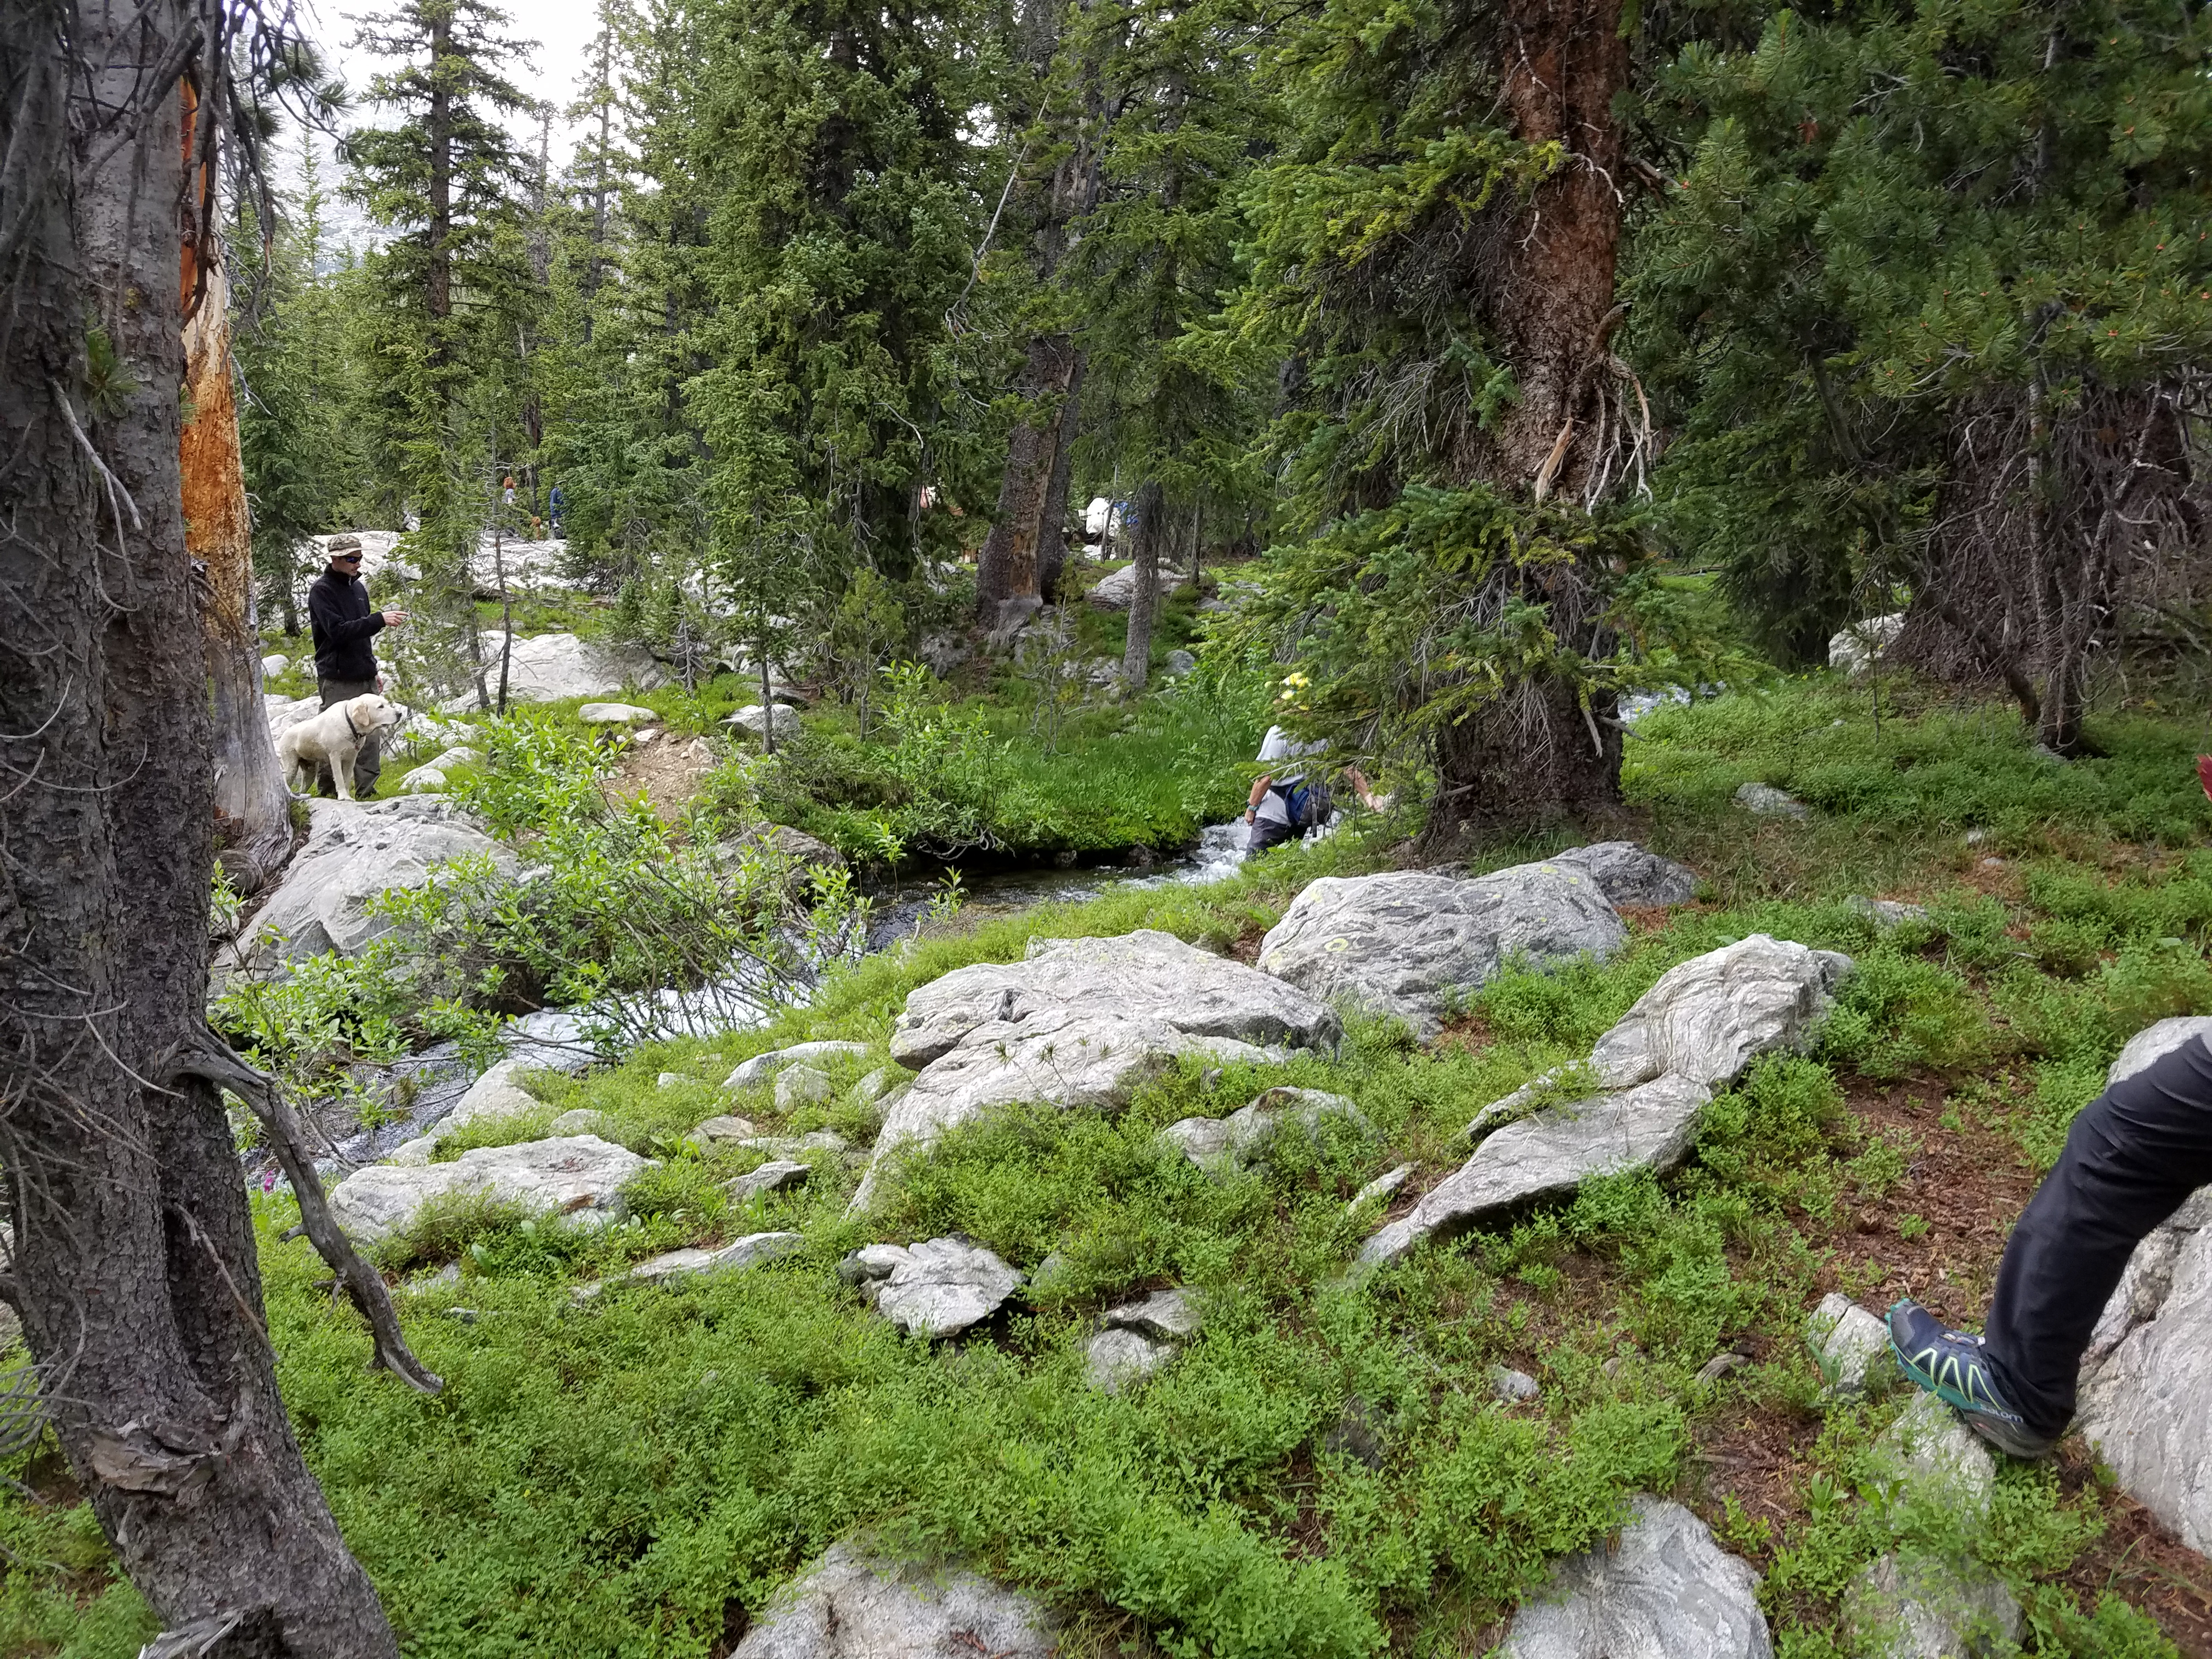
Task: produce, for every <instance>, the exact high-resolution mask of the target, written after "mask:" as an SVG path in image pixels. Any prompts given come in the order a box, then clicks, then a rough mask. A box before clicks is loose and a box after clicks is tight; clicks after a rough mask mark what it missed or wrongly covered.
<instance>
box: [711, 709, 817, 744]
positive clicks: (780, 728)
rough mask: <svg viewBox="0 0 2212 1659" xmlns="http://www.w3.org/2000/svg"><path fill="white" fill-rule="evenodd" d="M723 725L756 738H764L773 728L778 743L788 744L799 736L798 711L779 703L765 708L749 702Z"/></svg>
mask: <svg viewBox="0 0 2212 1659" xmlns="http://www.w3.org/2000/svg"><path fill="white" fill-rule="evenodd" d="M723 723H724V724H725V725H727V726H735V727H737V729H738V731H740V732H750V733H751V734H752V735H753V736H754V737H756V738H759V737H765V736H766V735H767V734H768V732H769V727H771V726H773V727H774V728H775V740H776V741H777V742H778V743H788V742H790V741H791V739H792V738H795V737H797V736H798V735H799V711H798V710H797V709H796V708H788V707H787V706H786V705H785V704H782V703H780V702H772V703H769V705H768V706H767V707H766V708H763V707H762V706H761V705H760V704H759V703H757V702H749V703H747V704H746V705H745V706H744V708H740V709H739V710H738V712H737V713H736V714H732V715H731V716H730V718H729V719H728V720H726V721H725V722H723Z"/></svg>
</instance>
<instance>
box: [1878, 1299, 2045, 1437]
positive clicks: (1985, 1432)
mask: <svg viewBox="0 0 2212 1659" xmlns="http://www.w3.org/2000/svg"><path fill="white" fill-rule="evenodd" d="M1888 1323H1889V1346H1890V1348H1891V1351H1892V1352H1894V1353H1895V1354H1896V1355H1897V1363H1898V1365H1899V1368H1901V1369H1902V1370H1904V1372H1905V1375H1906V1376H1909V1377H1911V1379H1912V1380H1913V1382H1915V1383H1917V1384H1919V1386H1920V1387H1922V1388H1923V1389H1927V1390H1928V1392H1929V1393H1930V1394H1932V1395H1935V1396H1936V1398H1937V1399H1938V1400H1941V1401H1942V1402H1943V1403H1944V1404H1945V1405H1947V1406H1949V1407H1953V1408H1954V1410H1956V1411H1957V1412H1958V1413H1959V1415H1960V1416H1961V1417H1963V1418H1964V1419H1966V1426H1967V1427H1968V1428H1970V1429H1972V1431H1974V1432H1975V1433H1976V1434H1978V1435H1979V1436H1981V1437H1982V1438H1983V1439H1984V1440H1986V1441H1988V1442H1989V1443H1990V1444H1991V1445H1992V1446H1995V1447H1996V1449H1998V1450H1999V1451H2001V1452H2005V1453H2008V1454H2009V1455H2012V1456H2014V1457H2048V1456H2049V1455H2051V1451H2052V1450H2053V1449H2055V1448H2056V1447H2057V1444H2058V1437H2057V1435H2055V1434H2051V1435H2044V1434H2038V1433H2036V1432H2035V1431H2034V1430H2033V1429H2031V1428H2029V1427H2028V1426H2027V1424H2026V1423H2024V1422H2022V1421H2021V1415H2020V1413H2018V1412H2016V1411H2015V1410H2014V1409H2013V1408H2012V1406H2011V1404H2010V1403H2009V1402H2008V1401H2007V1400H2006V1399H2005V1397H2004V1393H2003V1391H2002V1389H1999V1388H1998V1387H1997V1383H1996V1377H1994V1376H1991V1375H1990V1364H1989V1359H1988V1357H1987V1355H1986V1354H1985V1352H1984V1348H1983V1343H1982V1339H1981V1338H1980V1337H1978V1336H1976V1335H1973V1334H1972V1333H1970V1332H1967V1331H1954V1330H1953V1329H1952V1328H1950V1327H1949V1326H1948V1325H1946V1324H1945V1323H1944V1322H1942V1320H1940V1319H1938V1318H1936V1316H1935V1315H1934V1314H1932V1313H1929V1311H1928V1310H1927V1309H1925V1308H1923V1307H1922V1306H1921V1305H1920V1304H1918V1303H1917V1302H1915V1301H1913V1300H1912V1299H1911V1297H1906V1298H1905V1300H1904V1301H1902V1302H1899V1304H1897V1305H1896V1306H1895V1307H1893V1308H1892V1309H1891V1310H1889V1321H1888Z"/></svg>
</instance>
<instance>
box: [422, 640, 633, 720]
mask: <svg viewBox="0 0 2212 1659" xmlns="http://www.w3.org/2000/svg"><path fill="white" fill-rule="evenodd" d="M504 643H505V641H504V640H503V638H502V636H501V635H497V634H489V635H485V636H484V640H483V660H484V662H485V664H486V665H487V667H488V671H489V681H490V683H491V684H494V685H496V684H497V683H498V679H499V657H500V649H501V646H502V645H503V644H504ZM665 684H668V675H667V671H665V669H663V668H662V667H661V665H659V663H657V662H655V661H654V660H653V654H652V653H650V652H647V651H644V650H641V649H640V648H638V647H635V646H626V645H613V644H608V643H604V642H601V641H592V640H580V639H578V638H577V637H576V636H575V635H574V634H538V635H532V637H530V638H529V639H522V638H520V637H517V638H516V640H515V641H514V645H513V651H512V652H511V653H510V654H509V655H508V658H507V696H509V697H511V698H519V699H520V701H522V702H559V701H560V700H561V699H562V698H563V697H611V696H614V695H615V693H617V692H618V691H621V690H624V689H625V688H628V687H633V686H634V687H635V688H636V689H637V690H641V691H651V690H657V689H658V688H659V687H661V686H664V685H665ZM460 701H461V702H462V703H463V704H464V706H473V705H474V703H475V701H476V696H475V693H474V692H473V691H471V693H469V694H468V695H467V696H465V698H463V699H461V700H460Z"/></svg>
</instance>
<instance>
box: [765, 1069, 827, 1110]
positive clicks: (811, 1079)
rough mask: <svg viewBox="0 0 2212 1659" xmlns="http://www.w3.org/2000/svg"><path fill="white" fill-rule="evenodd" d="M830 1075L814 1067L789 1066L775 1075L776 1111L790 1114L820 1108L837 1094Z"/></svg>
mask: <svg viewBox="0 0 2212 1659" xmlns="http://www.w3.org/2000/svg"><path fill="white" fill-rule="evenodd" d="M834 1093H836V1088H835V1087H834V1085H832V1084H831V1083H830V1081H829V1073H827V1072H824V1071H821V1070H819V1069H817V1067H815V1066H786V1067H785V1068H784V1069H783V1070H782V1071H781V1072H778V1073H776V1074H775V1109H776V1110H778V1111H779V1112H789V1111H792V1110H794V1109H797V1108H799V1107H800V1106H818V1105H820V1104H821V1103H823V1101H825V1100H827V1099H829V1097H830V1096H831V1095H832V1094H834Z"/></svg>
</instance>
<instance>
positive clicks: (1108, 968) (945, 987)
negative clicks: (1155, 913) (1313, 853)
mask: <svg viewBox="0 0 2212 1659" xmlns="http://www.w3.org/2000/svg"><path fill="white" fill-rule="evenodd" d="M1341 1035H1342V1028H1341V1027H1340V1024H1338V1021H1337V1018H1336V1015H1335V1014H1334V1012H1332V1011H1331V1010H1330V1009H1329V1007H1328V1006H1327V1005H1326V1004H1325V1003H1323V1002H1322V1001H1320V1000H1318V999H1316V998H1314V997H1311V996H1308V995H1306V994H1304V993H1303V992H1300V991H1297V990H1296V989H1294V988H1292V987H1290V986H1287V985H1285V984H1284V983H1283V982H1282V981H1279V980H1277V979H1274V978H1272V977H1270V976H1269V975H1266V974H1262V973H1260V972H1258V971H1256V970H1255V969H1250V968H1247V967H1245V966H1244V965H1243V963H1237V962H1230V961H1225V960H1224V959H1223V958H1221V957H1216V956H1212V955H1209V954H1208V953H1207V952H1206V951H1201V950H1199V949H1198V948H1197V947H1196V946H1194V945H1186V944H1184V943H1183V942H1182V940H1181V939H1176V938H1175V937H1174V936H1173V935H1172V934H1168V933H1151V932H1142V933H1128V934H1124V935H1122V936H1121V937H1120V938H1117V939H1037V940H1032V941H1031V943H1030V956H1029V957H1028V959H1027V960H1026V961H1023V962H1018V963H976V964H975V965H974V966H971V967H967V968H961V969H955V970H954V971H953V972H951V973H950V974H947V975H945V976H944V977H943V978H942V979H939V980H935V981H932V982H931V983H929V984H927V985H924V986H921V987H918V988H917V989H915V991H914V992H913V993H911V994H909V995H908V998H907V1000H906V1010H905V1012H903V1013H902V1014H901V1015H900V1016H899V1018H898V1022H897V1024H896V1028H895V1030H893V1032H892V1036H891V1058H892V1059H893V1060H896V1061H898V1062H899V1063H900V1064H901V1065H902V1066H908V1067H911V1068H914V1069H915V1070H916V1071H917V1072H918V1073H919V1075H918V1076H916V1077H915V1079H914V1081H913V1083H911V1084H910V1085H908V1087H907V1088H906V1089H905V1090H904V1091H902V1092H901V1093H899V1094H898V1095H897V1096H896V1097H894V1098H893V1099H892V1100H891V1102H890V1107H889V1109H888V1110H887V1111H886V1113H885V1115H884V1127H883V1133H881V1134H880V1135H879V1136H878V1139H877V1141H876V1152H875V1162H874V1163H873V1164H871V1165H870V1168H869V1170H868V1174H867V1176H866V1178H865V1179H864V1180H863V1181H862V1182H861V1184H860V1192H859V1194H857V1195H856V1197H855V1198H854V1208H855V1209H865V1208H866V1206H867V1204H868V1202H869V1201H870V1199H871V1197H872V1193H873V1188H874V1183H875V1181H876V1179H877V1178H878V1172H879V1171H880V1170H881V1168H882V1166H883V1163H884V1159H885V1158H888V1157H889V1156H890V1153H891V1152H893V1151H894V1150H895V1149H896V1148H898V1147H900V1146H905V1145H908V1144H909V1143H912V1142H927V1141H930V1140H933V1139H936V1138H937V1136H939V1134H941V1133H944V1132H945V1130H946V1129H948V1128H951V1127H953V1126H954V1125H956V1124H959V1123H963V1122H967V1121H969V1120H971V1119H973V1118H975V1117H976V1116H978V1115H981V1113H982V1112H983V1111H985V1110H986V1109H988V1108H990V1107H993V1106H998V1105H1006V1104H1011V1103H1016V1102H1023V1101H1036V1102H1041V1103H1048V1104H1051V1105H1055V1106H1061V1107H1077V1106H1091V1107H1098V1108H1106V1109H1111V1108H1114V1107H1118V1106H1120V1105H1121V1104H1123V1103H1125V1102H1127V1099H1128V1097H1129V1096H1130V1094H1131V1093H1133V1091H1135V1090H1136V1089H1137V1087H1138V1086H1139V1085H1141V1084H1142V1083H1143V1082H1144V1081H1145V1080H1146V1079H1149V1078H1151V1077H1152V1076H1154V1075H1156V1074H1157V1073H1159V1072H1160V1071H1161V1070H1163V1069H1164V1068H1165V1067H1167V1066H1171V1065H1173V1064H1174V1063H1175V1062H1176V1058H1177V1057H1178V1056H1180V1055H1183V1054H1203V1055H1206V1056H1207V1057H1209V1058H1211V1059H1212V1060H1217V1061H1237V1060H1243V1061H1250V1062H1266V1061H1271V1060H1277V1059H1279V1058H1280V1057H1281V1055H1282V1053H1283V1051H1284V1050H1285V1048H1329V1047H1333V1046H1334V1043H1335V1042H1337V1040H1338V1039H1339V1037H1340V1036H1341Z"/></svg>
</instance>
